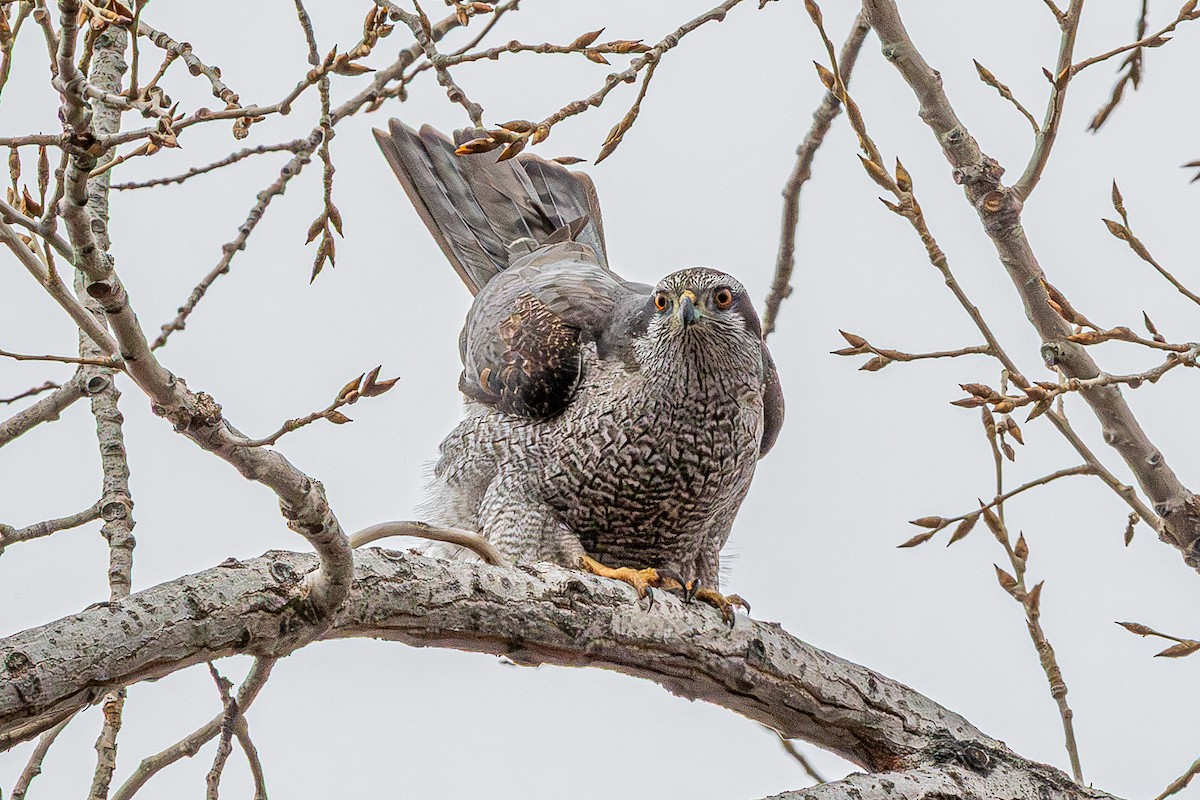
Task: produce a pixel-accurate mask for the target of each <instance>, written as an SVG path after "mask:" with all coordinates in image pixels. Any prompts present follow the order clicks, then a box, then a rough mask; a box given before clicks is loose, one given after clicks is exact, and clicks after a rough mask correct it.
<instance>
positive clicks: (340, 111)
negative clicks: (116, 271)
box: [152, 14, 459, 350]
mask: <svg viewBox="0 0 1200 800" xmlns="http://www.w3.org/2000/svg"><path fill="white" fill-rule="evenodd" d="M458 24H459V23H458V19H457V18H456V17H455V16H454V15H453V14H451V15H450V16H449V17H447V18H445V19H444V20H442V21H441V22H439V23H438V24H436V25H434V26H433V32H432V36H433V39H434V41H438V40H440V39H441V38H442V37H443V36H444V35H445V34H446V33H447V32H448V31H450V30H453V29H454V28H455V27H457V26H458ZM422 52H423V51H422V50H421V47H420V45H412V46H411V47H409V48H406V49H404V50H401V51H400V55H399V56H398V57H397V58H396V60H395V61H394V62H392V64H391V65H389V66H388V67H385V68H384V69H381V70H379V71H378V72H376V73H375V78H374V80H373V81H372V82H371V85H370V86H368V87H367V88H366V89H364V90H363V91H361V92H359V93H358V94H357V95H355V96H354V97H352V98H350V99H349V100H347V101H346V102H345V103H342V104H341V105H340V106H338V107H337V108H335V109H332V110H331V112H330V120H331V123H332V124H333V125H336V124H337V123H338V122H340V121H341V120H342V119H345V118H346V117H349V116H352V115H354V114H355V113H357V112H358V111H359V110H360V109H362V108H363V107H364V106H367V107H368V108H369V107H370V106H371V104H373V103H375V102H376V101H377V100H378V99H379V98H380V96H381V94H382V93H383V91H384V89H385V87H386V86H387V84H388V83H389V82H390V81H392V80H394V79H396V78H398V77H401V76H403V74H404V70H405V69H407V68H408V67H409V65H411V64H412V63H413V62H414V61H415V60H416V59H417V58H418V57H419V56H420V55H421V53H422ZM181 124H182V123H181ZM179 127H180V126H179V125H176V129H178V128H179ZM322 138H323V130H322V128H321V126H319V125H318V126H317V127H316V128H314V129H313V130H312V132H311V133H309V135H308V136H307V137H306V138H305V140H304V142H305V144H304V145H303V146H300V147H298V148H297V149H296V150H295V151H293V152H294V153H295V155H294V156H293V157H292V159H291V160H290V161H288V163H287V164H285V165H284V167H283V169H281V170H280V172H279V177H278V178H276V179H275V181H274V182H273V183H271V185H270V186H268V187H267V188H266V189H264V190H263V191H261V192H259V193H258V195H257V197H256V199H255V203H254V205H253V206H252V207H251V209H250V213H249V214H248V215H247V217H246V220H245V221H244V222H243V223H242V224H241V225H240V226H238V235H237V236H236V237H234V238H233V239H232V240H231V241H229V242H227V243H225V244H224V245H222V247H221V253H222V255H221V259H220V260H219V261H218V262H217V265H216V266H215V267H213V269H212V270H210V271H209V272H208V274H207V275H205V276H204V277H203V278H202V279H201V280H200V283H198V284H197V285H196V287H195V288H194V289H192V292H191V294H190V295H188V298H187V300H186V301H185V302H184V304H183V305H182V306H180V307H179V312H178V314H176V316H175V319H173V320H171V321H170V322H168V323H167V324H165V325H163V326H162V332H161V333H160V334H159V335H158V337H157V338H156V339H155V340H154V344H153V345H152V349H154V350H157V349H159V348H160V347H162V346H163V345H165V344H166V343H167V339H168V338H170V336H171V334H173V333H174V332H176V331H181V330H183V329H184V327H185V326H186V325H187V319H188V317H190V316H191V314H192V312H193V311H195V309H196V305H197V304H198V303H199V302H200V300H201V299H203V297H204V295H205V294H206V293H207V292H208V289H209V287H211V286H212V285H213V283H214V282H215V281H216V280H217V279H218V278H219V277H221V276H222V275H224V274H225V273H227V272H228V271H229V268H230V263H231V262H232V261H233V257H234V255H235V254H237V252H238V251H240V250H244V249H245V247H246V241H247V239H248V238H249V237H250V234H251V233H253V232H254V228H255V227H256V226H257V225H258V223H259V221H260V220H261V219H262V215H263V214H264V213H265V212H266V209H267V206H268V205H269V204H270V202H271V200H272V198H274V197H276V196H277V195H281V194H283V191H284V189H285V188H286V187H287V184H288V182H289V181H290V180H291V179H292V178H294V177H296V176H297V175H299V174H300V171H301V170H303V169H304V167H305V165H306V164H308V163H309V161H310V160H311V158H312V154H313V152H314V151H315V150H316V149H317V147H318V145H320V143H321V140H322Z"/></svg>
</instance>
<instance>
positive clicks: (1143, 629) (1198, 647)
mask: <svg viewBox="0 0 1200 800" xmlns="http://www.w3.org/2000/svg"><path fill="white" fill-rule="evenodd" d="M1117 624H1118V625H1120V626H1121V627H1122V628H1124V629H1125V630H1127V631H1129V632H1130V633H1135V634H1137V635H1138V636H1141V637H1143V638H1145V637H1147V636H1155V637H1157V638H1159V639H1166V640H1167V641H1169V642H1175V644H1173V645H1172V646H1170V647H1168V648H1167V649H1166V650H1163V651H1162V652H1159V653H1155V654H1154V657H1155V658H1184V657H1186V656H1190V655H1192V654H1193V653H1196V652H1200V641H1196V640H1195V639H1186V638H1183V637H1180V636H1172V635H1171V634H1169V633H1163V632H1162V631H1156V630H1154V628H1151V627H1150V626H1149V625H1143V624H1141V623H1140V622H1118V623H1117Z"/></svg>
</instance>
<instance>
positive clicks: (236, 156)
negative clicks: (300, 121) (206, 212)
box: [109, 139, 308, 191]
mask: <svg viewBox="0 0 1200 800" xmlns="http://www.w3.org/2000/svg"><path fill="white" fill-rule="evenodd" d="M307 145H308V140H307V139H293V140H292V141H290V142H280V143H279V144H260V145H258V146H257V147H247V148H245V149H242V150H237V151H235V152H233V153H230V154H229V155H227V156H225V157H224V158H221V159H218V160H216V161H214V162H212V163H211V164H205V165H204V166H202V167H192V168H190V169H189V170H188V171H187V172H184V173H181V174H179V175H172V176H170V177H168V178H154V179H152V180H147V181H129V182H127V183H114V184H113V185H112V186H110V187H109V188H110V189H113V190H115V191H126V190H129V189H146V188H149V187H151V186H168V185H170V184H172V183H183V182H184V181H186V180H187V179H188V178H194V177H196V176H197V175H203V174H205V173H206V172H213V171H214V170H218V169H221V168H222V167H228V166H229V165H230V164H236V163H237V162H239V161H241V160H242V159H245V158H249V157H250V156H256V155H261V154H263V153H275V152H278V151H280V150H287V151H288V152H290V153H293V154H294V153H298V152H300V150H302V149H304V148H305V147H306V146H307Z"/></svg>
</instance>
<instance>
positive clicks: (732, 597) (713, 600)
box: [692, 587, 750, 628]
mask: <svg viewBox="0 0 1200 800" xmlns="http://www.w3.org/2000/svg"><path fill="white" fill-rule="evenodd" d="M692 597H693V598H695V599H696V600H699V601H700V602H702V603H708V604H709V605H710V606H712V607H713V608H715V609H717V610H718V611H720V612H721V617H722V618H724V620H725V622H727V623H728V624H729V627H731V628H732V627H733V619H734V618H733V609H734V607H740V608H744V609H745V610H746V613H747V614H749V613H750V604H749V603H747V602H746V601H745V600H743V599H742V598H741V597H739V596H738V595H736V594H729V595H725V594H721V593H720V592H718V591H716V590H715V589H708V588H705V587H701V588H699V589H695V590H694V593H693V594H692Z"/></svg>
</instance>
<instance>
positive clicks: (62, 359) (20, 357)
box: [0, 350, 121, 369]
mask: <svg viewBox="0 0 1200 800" xmlns="http://www.w3.org/2000/svg"><path fill="white" fill-rule="evenodd" d="M0 357H3V358H11V359H13V360H14V361H55V362H58V363H61V364H88V365H91V366H95V367H108V368H109V369H119V368H120V366H121V362H120V361H117V360H116V359H112V358H78V357H76V356H52V355H45V356H33V355H27V354H25V353H12V352H9V351H8V350H0Z"/></svg>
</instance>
